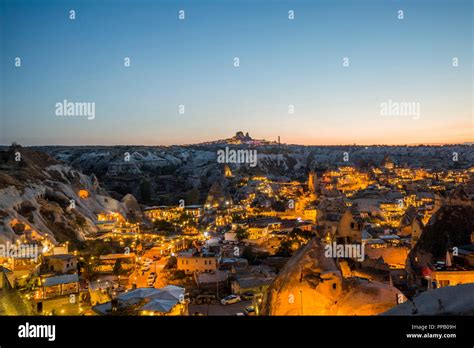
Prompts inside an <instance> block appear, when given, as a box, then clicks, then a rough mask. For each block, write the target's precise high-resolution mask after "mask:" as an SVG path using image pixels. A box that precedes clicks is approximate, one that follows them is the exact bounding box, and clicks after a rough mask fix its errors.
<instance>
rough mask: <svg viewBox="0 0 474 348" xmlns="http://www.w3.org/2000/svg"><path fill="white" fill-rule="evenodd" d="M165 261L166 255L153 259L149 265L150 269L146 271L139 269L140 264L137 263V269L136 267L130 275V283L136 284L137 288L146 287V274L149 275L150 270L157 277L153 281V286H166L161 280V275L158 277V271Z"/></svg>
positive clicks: (166, 260)
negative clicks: (156, 259)
mask: <svg viewBox="0 0 474 348" xmlns="http://www.w3.org/2000/svg"><path fill="white" fill-rule="evenodd" d="M167 262H168V258H167V257H162V258H161V259H160V260H158V261H154V262H153V263H152V264H151V265H150V269H149V270H148V271H146V272H143V273H142V272H141V271H140V268H141V265H137V267H138V269H136V270H135V271H134V272H133V273H132V274H131V275H130V284H136V285H137V288H146V287H148V284H147V279H148V276H149V275H150V273H151V272H155V274H156V276H157V277H156V279H155V283H154V284H153V286H154V287H155V288H161V287H163V286H166V284H165V282H164V281H163V279H162V277H160V273H161V271H162V270H163V268H164V267H165V265H166V263H167Z"/></svg>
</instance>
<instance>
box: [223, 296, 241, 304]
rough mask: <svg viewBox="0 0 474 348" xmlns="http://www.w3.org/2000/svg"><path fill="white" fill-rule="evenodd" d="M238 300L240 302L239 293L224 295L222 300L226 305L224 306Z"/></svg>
mask: <svg viewBox="0 0 474 348" xmlns="http://www.w3.org/2000/svg"><path fill="white" fill-rule="evenodd" d="M238 302H240V296H239V295H229V296H226V297H224V298H223V299H222V300H221V304H222V305H224V306H226V305H230V304H234V303H238Z"/></svg>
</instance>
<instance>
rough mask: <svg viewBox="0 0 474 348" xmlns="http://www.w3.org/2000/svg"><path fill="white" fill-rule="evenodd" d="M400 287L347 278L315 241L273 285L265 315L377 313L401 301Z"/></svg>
mask: <svg viewBox="0 0 474 348" xmlns="http://www.w3.org/2000/svg"><path fill="white" fill-rule="evenodd" d="M399 293H400V291H398V290H397V289H396V288H394V287H392V286H388V285H385V284H381V283H376V282H367V281H363V280H359V279H357V278H344V277H343V276H342V274H341V271H340V270H339V268H338V266H337V263H336V261H335V260H334V259H332V258H327V257H325V255H324V247H323V245H322V244H321V243H320V242H319V241H317V240H316V239H313V240H311V241H310V242H309V243H308V244H307V245H306V246H305V247H303V248H302V249H301V250H299V251H298V252H297V253H296V254H295V255H294V256H293V257H292V258H291V259H290V260H289V261H288V263H287V264H286V265H285V267H284V268H283V269H282V270H281V272H280V274H279V275H278V277H277V278H276V279H275V281H274V282H273V283H272V285H271V286H270V288H269V290H268V292H267V294H266V296H265V303H264V305H263V310H262V314H264V315H375V314H379V313H382V312H384V311H386V310H388V309H389V308H391V307H393V306H395V305H396V304H397V295H398V294H399Z"/></svg>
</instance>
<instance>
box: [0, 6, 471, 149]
mask: <svg viewBox="0 0 474 348" xmlns="http://www.w3.org/2000/svg"><path fill="white" fill-rule="evenodd" d="M472 7H473V5H472V1H470V0H432V1H429V0H406V1H403V0H386V1H380V0H288V1H287V0H190V1H178V0H173V1H171V0H161V1H160V0H156V1H151V0H150V1H144V0H134V1H132V0H128V1H123V0H121V1H119V0H108V1H101V0H95V1H93V0H87V1H86V0H68V1H65V0H62V1H60V0H57V1H56V0H55V1H53V0H42V1H39V0H36V1H33V0H0V144H10V143H11V142H14V141H15V142H17V143H20V144H22V145H25V146H26V145H131V144H136V145H173V144H192V143H199V142H204V141H211V140H217V139H224V138H228V137H231V136H232V135H234V134H235V133H236V132H237V131H240V130H241V131H243V132H249V133H250V135H251V136H252V137H254V138H257V139H266V140H276V139H277V138H278V136H280V137H281V141H282V142H284V143H292V144H304V145H336V144H354V143H356V144H360V145H373V144H419V143H429V144H433V143H463V142H473V141H474V116H473V102H472V99H473V8H472ZM70 10H74V11H75V15H76V18H75V19H74V20H71V19H70V18H69V16H70V12H69V11H70ZM180 10H184V11H185V19H184V20H180V19H179V17H178V15H179V11H180ZM290 10H293V11H294V19H293V20H290V19H289V18H288V11H290ZM399 10H403V19H399V18H398V16H399V12H398V11H399ZM17 57H19V58H20V59H21V66H20V67H17V66H15V62H16V61H15V59H16V58H17ZM125 57H129V58H130V66H128V67H126V66H124V59H125ZM235 57H238V58H239V60H240V66H239V67H235V66H234V58H235ZM455 57H456V58H457V62H458V66H453V58H455ZM344 58H348V63H349V65H348V66H344V64H343V63H344ZM64 100H67V101H69V102H72V103H76V102H78V103H79V102H87V103H94V105H95V115H94V116H95V117H94V118H93V119H88V117H84V116H80V115H75V116H58V115H57V114H56V111H57V110H56V105H57V103H62V102H63V101H64ZM402 103H405V104H402ZM180 105H184V113H182V114H181V113H180V112H179V111H180ZM290 105H292V106H293V108H294V113H292V114H291V113H289V110H290V108H291V107H290ZM383 105H385V106H386V105H391V108H390V112H389V113H388V114H387V113H384V112H382V106H383ZM402 105H411V106H413V107H414V108H413V109H411V110H405V112H402V113H397V111H396V107H401V106H402ZM415 110H416V111H415ZM89 118H90V117H89Z"/></svg>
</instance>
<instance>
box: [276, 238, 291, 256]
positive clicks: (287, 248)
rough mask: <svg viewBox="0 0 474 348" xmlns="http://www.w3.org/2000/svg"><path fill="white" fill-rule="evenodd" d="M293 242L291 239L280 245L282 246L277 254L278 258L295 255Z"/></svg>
mask: <svg viewBox="0 0 474 348" xmlns="http://www.w3.org/2000/svg"><path fill="white" fill-rule="evenodd" d="M292 245H293V242H292V241H291V240H289V239H286V240H284V241H283V242H281V243H280V246H279V247H278V250H277V252H276V254H275V255H276V256H282V257H290V256H291V255H292V254H293V248H292Z"/></svg>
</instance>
